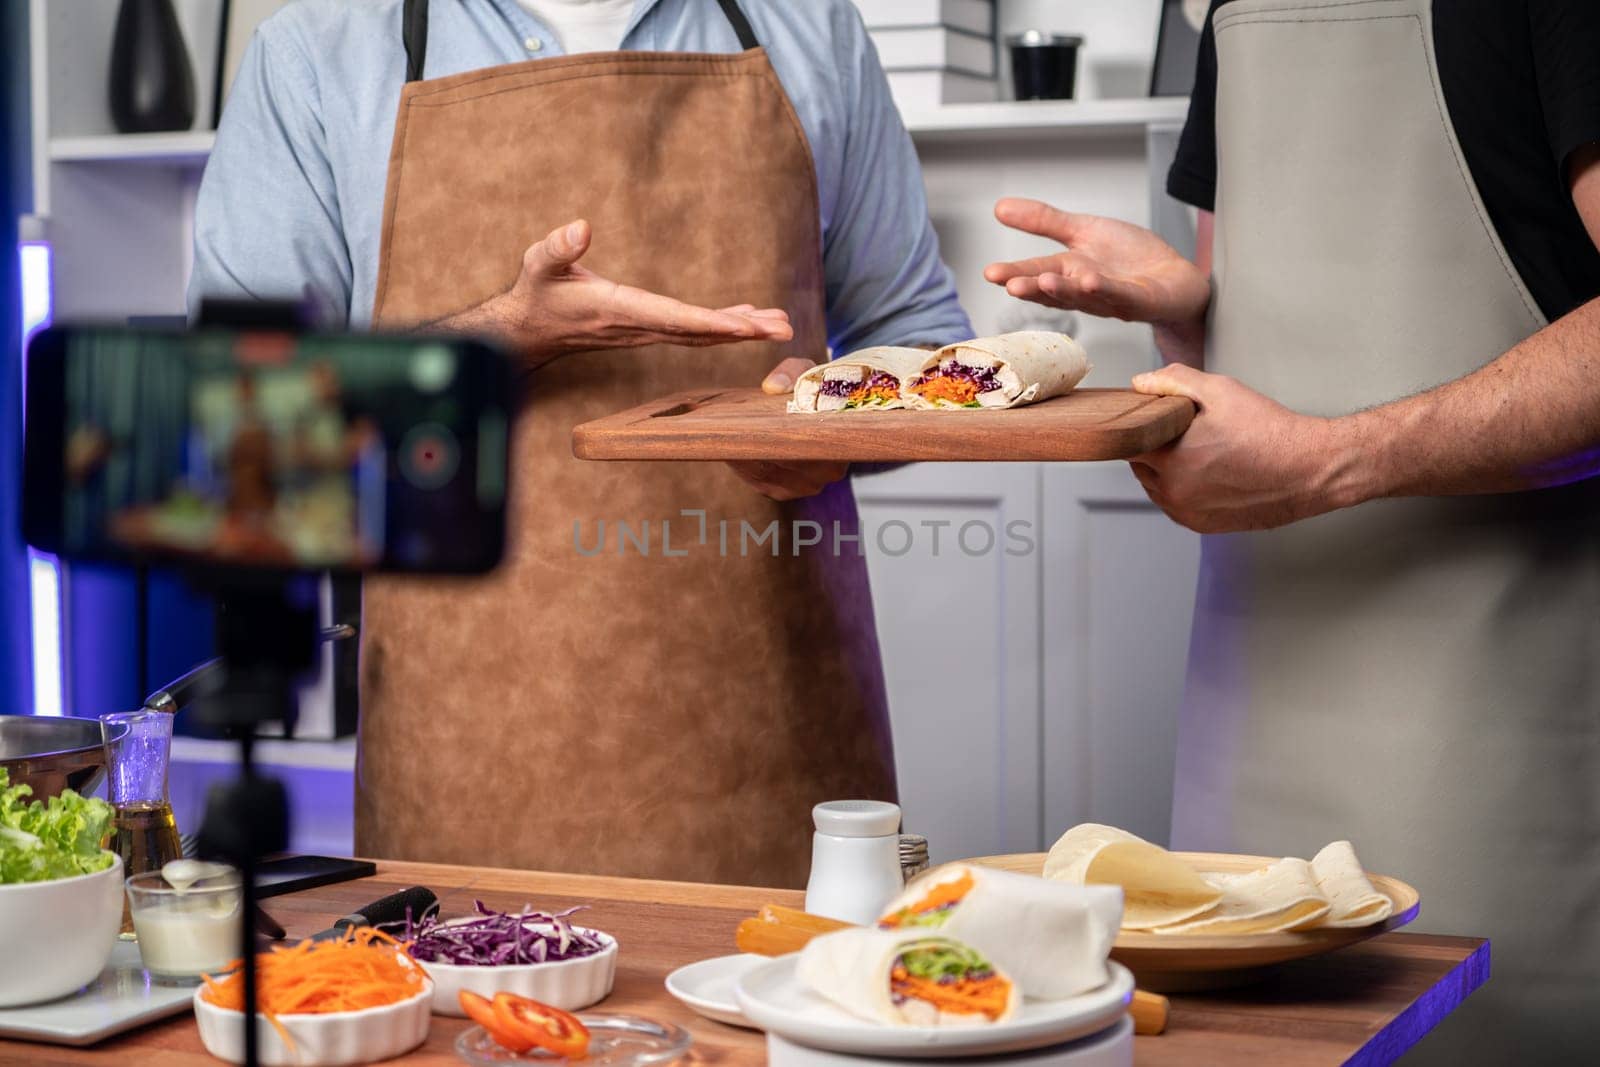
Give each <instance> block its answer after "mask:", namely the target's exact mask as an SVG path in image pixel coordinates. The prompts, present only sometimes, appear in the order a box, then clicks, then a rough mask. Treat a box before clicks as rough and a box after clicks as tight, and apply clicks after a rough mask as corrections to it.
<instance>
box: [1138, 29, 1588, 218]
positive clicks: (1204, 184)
mask: <svg viewBox="0 0 1600 1067" xmlns="http://www.w3.org/2000/svg"><path fill="white" fill-rule="evenodd" d="M1219 2H1221V0H1212V4H1211V10H1210V11H1208V12H1207V13H1206V24H1205V28H1204V29H1203V30H1201V32H1200V55H1199V56H1198V57H1197V58H1196V59H1195V65H1194V90H1193V91H1192V92H1191V93H1190V94H1189V118H1188V120H1187V121H1186V122H1185V123H1184V124H1183V133H1182V134H1181V135H1180V136H1179V138H1178V152H1177V154H1176V155H1175V156H1174V157H1173V160H1172V169H1170V170H1169V171H1167V194H1168V195H1169V196H1171V197H1172V198H1173V199H1175V200H1181V201H1183V202H1184V203H1185V204H1192V205H1193V206H1195V207H1197V208H1201V209H1202V210H1205V211H1212V210H1215V208H1216V199H1217V43H1216V41H1215V40H1214V39H1213V38H1212V36H1211V18H1212V16H1213V15H1215V14H1216V11H1217V6H1218V3H1219ZM1590 2H1597V0H1590Z"/></svg>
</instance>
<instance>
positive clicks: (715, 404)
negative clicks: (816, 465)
mask: <svg viewBox="0 0 1600 1067" xmlns="http://www.w3.org/2000/svg"><path fill="white" fill-rule="evenodd" d="M788 399H789V398H788V397H787V396H768V395H766V394H765V393H763V392H761V391H760V390H759V389H724V390H706V391H702V392H697V393H676V394H674V395H672V396H666V397H662V398H661V399H660V400H654V401H651V402H650V403H648V404H641V405H640V406H639V407H636V408H632V409H630V410H628V411H623V412H619V413H618V414H616V415H608V416H606V417H605V418H603V419H595V420H594V421H593V422H586V423H583V424H582V425H580V426H578V427H576V428H575V429H574V430H573V431H572V453H573V455H575V456H577V457H578V458H579V459H629V460H638V459H692V460H729V459H742V460H835V461H846V462H861V463H888V462H917V461H926V460H1057V461H1085V460H1107V459H1127V458H1129V457H1130V456H1137V455H1139V454H1140V453H1143V452H1148V451H1150V450H1151V449H1153V448H1159V447H1161V446H1162V445H1164V444H1166V443H1167V442H1169V441H1171V440H1173V439H1174V438H1175V437H1177V436H1178V435H1179V434H1181V433H1183V431H1184V430H1186V429H1188V427H1189V422H1190V420H1191V419H1193V418H1194V405H1193V404H1191V403H1190V402H1189V401H1187V400H1185V399H1183V398H1182V397H1170V396H1146V395H1145V394H1143V393H1135V392H1131V391H1129V390H1126V389H1078V390H1075V391H1073V392H1071V393H1068V394H1067V395H1066V396H1058V397H1056V398H1055V399H1053V400H1046V401H1044V402H1042V403H1039V404H1029V405H1027V406H1025V407H1020V408H1013V409H1011V410H1008V411H870V412H860V411H837V412H829V413H827V414H824V415H792V414H790V413H789V412H787V411H785V410H784V405H785V404H786V403H787V402H788Z"/></svg>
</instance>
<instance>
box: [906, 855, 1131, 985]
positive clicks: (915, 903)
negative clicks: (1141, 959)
mask: <svg viewBox="0 0 1600 1067" xmlns="http://www.w3.org/2000/svg"><path fill="white" fill-rule="evenodd" d="M1121 922H1122V889H1121V888H1120V887H1118V886H1113V885H1069V884H1067V883H1065V882H1052V881H1047V880H1045V879H1043V878H1035V877H1031V876H1029V875H1026V874H1015V873H1013V872H1011V871H998V870H992V869H990V868H987V867H977V866H972V865H970V864H964V863H951V864H946V865H945V866H943V867H939V868H937V869H935V870H932V871H929V872H927V873H926V874H924V875H922V876H921V877H920V878H917V879H916V880H915V881H913V882H912V883H911V884H910V885H908V886H907V887H906V889H905V892H903V893H901V894H900V895H899V896H898V897H896V898H895V899H894V900H892V901H890V903H889V906H888V908H887V909H886V910H885V912H884V914H883V917H882V918H881V919H879V920H878V925H879V926H880V927H882V928H885V929H902V930H920V931H922V932H924V933H938V934H941V935H944V936H947V937H953V938H956V939H958V940H959V941H961V942H962V943H964V944H968V945H971V946H972V947H973V948H975V949H977V950H978V951H979V952H982V953H983V954H984V955H986V956H988V957H989V958H990V959H991V960H993V961H994V962H995V963H997V964H999V965H1000V966H1001V967H1004V968H1005V970H1006V973H1008V974H1010V975H1011V976H1012V977H1013V978H1015V979H1016V981H1017V983H1018V984H1019V985H1021V986H1022V988H1023V990H1024V992H1025V993H1026V995H1027V996H1028V997H1031V998H1034V999H1037V1000H1062V999H1064V998H1066V997H1073V996H1077V995H1078V994H1079V993H1084V992H1087V991H1089V990H1091V989H1095V988H1098V987H1099V986H1101V985H1104V984H1105V981H1106V957H1107V956H1108V955H1109V954H1110V952H1111V943H1112V942H1113V941H1114V940H1115V939H1116V936H1117V928H1118V926H1120V925H1121Z"/></svg>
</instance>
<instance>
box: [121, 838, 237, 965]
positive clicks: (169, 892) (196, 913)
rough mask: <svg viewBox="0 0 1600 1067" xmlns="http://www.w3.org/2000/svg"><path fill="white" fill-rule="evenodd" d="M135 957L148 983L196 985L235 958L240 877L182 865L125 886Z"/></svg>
mask: <svg viewBox="0 0 1600 1067" xmlns="http://www.w3.org/2000/svg"><path fill="white" fill-rule="evenodd" d="M127 893H128V909H129V911H130V912H131V913H132V916H133V929H134V932H135V933H136V934H137V935H138V939H139V954H140V956H142V957H143V959H144V966H145V970H147V971H149V972H150V975H151V977H153V978H159V979H161V980H163V981H167V982H182V983H198V982H199V981H200V977H201V975H204V974H212V973H216V972H218V971H221V970H224V969H225V968H226V967H227V966H228V964H229V963H231V962H232V961H233V960H235V959H237V958H238V957H239V908H240V905H241V893H240V881H239V872H238V871H236V870H234V869H233V868H232V867H228V866H226V865H223V864H220V863H204V864H202V863H196V862H194V861H192V860H182V861H177V862H174V863H169V864H167V865H166V867H165V868H163V869H162V870H159V871H147V872H145V873H144V874H136V875H134V876H133V877H132V878H129V879H128V881H127Z"/></svg>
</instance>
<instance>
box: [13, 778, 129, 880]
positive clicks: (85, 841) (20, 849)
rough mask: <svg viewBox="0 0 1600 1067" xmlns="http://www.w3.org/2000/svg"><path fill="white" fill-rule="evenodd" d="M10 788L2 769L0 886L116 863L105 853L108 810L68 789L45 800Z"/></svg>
mask: <svg viewBox="0 0 1600 1067" xmlns="http://www.w3.org/2000/svg"><path fill="white" fill-rule="evenodd" d="M32 795H33V790H32V789H31V788H29V787H28V786H26V785H12V784H11V776H10V775H9V774H7V773H6V771H5V769H4V768H3V767H0V884H7V883H12V882H45V881H50V880H51V879H55V878H72V877H75V876H77V875H80V874H93V873H94V872H95V871H103V870H105V869H106V868H107V867H109V866H111V865H112V863H114V862H116V860H115V857H114V856H113V855H112V854H111V853H110V852H106V851H104V849H103V847H102V846H103V844H104V842H105V839H106V835H107V834H108V833H110V831H111V817H112V814H113V813H112V808H111V805H110V804H107V803H106V802H105V801H103V800H101V799H100V798H99V797H82V796H79V795H78V794H77V793H75V792H73V791H72V790H70V789H64V790H62V792H61V795H60V796H55V797H51V798H50V799H49V800H44V801H40V800H32V801H30V800H29V799H28V797H30V796H32Z"/></svg>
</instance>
